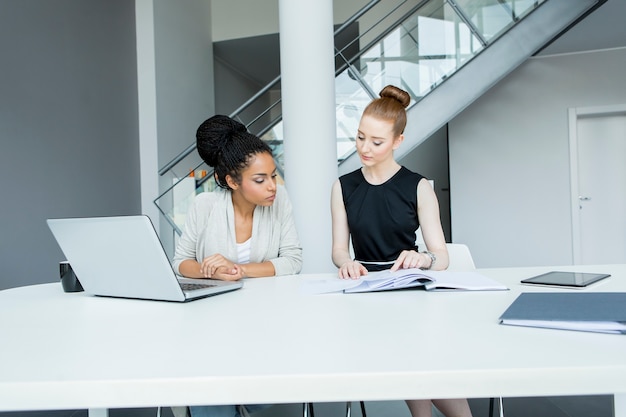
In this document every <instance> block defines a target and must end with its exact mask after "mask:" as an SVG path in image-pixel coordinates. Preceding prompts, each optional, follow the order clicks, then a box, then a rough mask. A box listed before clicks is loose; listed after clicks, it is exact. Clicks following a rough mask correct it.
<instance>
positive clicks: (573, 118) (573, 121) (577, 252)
mask: <svg viewBox="0 0 626 417" xmlns="http://www.w3.org/2000/svg"><path fill="white" fill-rule="evenodd" d="M567 114H568V122H569V125H568V126H569V166H570V197H571V200H570V204H571V209H572V259H573V264H574V265H578V264H580V263H581V262H582V245H581V237H580V209H579V204H580V202H579V200H578V196H579V189H578V186H579V184H578V120H579V119H583V118H593V117H605V116H619V115H626V104H615V105H609V106H592V107H571V108H568V109H567Z"/></svg>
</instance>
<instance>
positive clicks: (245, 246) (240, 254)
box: [237, 239, 252, 264]
mask: <svg viewBox="0 0 626 417" xmlns="http://www.w3.org/2000/svg"><path fill="white" fill-rule="evenodd" d="M251 241H252V239H248V240H246V241H245V242H243V243H237V263H240V264H248V263H250V246H251V245H250V242H251Z"/></svg>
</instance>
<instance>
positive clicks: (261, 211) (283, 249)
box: [172, 185, 302, 275]
mask: <svg viewBox="0 0 626 417" xmlns="http://www.w3.org/2000/svg"><path fill="white" fill-rule="evenodd" d="M236 242H237V241H236V238H235V212H234V209H233V202H232V198H231V192H230V191H229V190H224V189H221V188H220V189H217V190H216V191H213V192H210V193H201V194H198V195H197V196H196V198H195V200H194V203H193V205H192V207H191V208H190V209H189V212H188V213H187V217H186V219H185V226H184V228H183V234H182V236H181V237H180V239H179V241H178V245H177V247H176V252H175V254H174V260H173V262H172V266H173V267H174V270H175V271H176V272H178V273H180V270H179V267H180V263H181V262H182V261H184V260H186V259H195V260H196V261H198V262H202V260H203V259H204V258H206V257H207V256H210V255H213V254H216V253H219V254H221V255H223V256H224V257H225V258H227V259H230V260H231V261H233V262H235V263H236V260H237V243H236ZM264 261H271V262H272V264H274V269H275V270H276V275H290V274H297V273H299V272H300V270H301V269H302V247H301V246H300V241H299V239H298V233H297V232H296V226H295V223H294V220H293V215H292V208H291V202H290V201H289V197H288V195H287V191H286V190H285V189H284V187H283V186H281V185H277V190H276V199H275V200H274V204H272V205H271V206H269V207H262V206H257V207H256V208H255V209H254V217H253V223H252V237H251V250H250V262H251V263H257V262H264Z"/></svg>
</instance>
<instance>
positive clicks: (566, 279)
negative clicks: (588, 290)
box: [521, 271, 611, 288]
mask: <svg viewBox="0 0 626 417" xmlns="http://www.w3.org/2000/svg"><path fill="white" fill-rule="evenodd" d="M610 276H611V274H595V273H590V272H565V271H550V272H546V273H545V274H541V275H537V276H535V277H531V278H526V279H523V280H522V281H521V282H522V284H534V285H551V286H557V287H572V288H582V287H586V286H588V285H590V284H593V283H594V282H598V281H600V280H601V279H604V278H608V277H610Z"/></svg>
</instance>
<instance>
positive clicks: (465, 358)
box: [0, 265, 626, 417]
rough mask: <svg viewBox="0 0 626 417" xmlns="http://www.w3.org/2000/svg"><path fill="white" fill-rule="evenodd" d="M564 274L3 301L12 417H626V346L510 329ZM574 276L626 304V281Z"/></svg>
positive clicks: (258, 284)
mask: <svg viewBox="0 0 626 417" xmlns="http://www.w3.org/2000/svg"><path fill="white" fill-rule="evenodd" d="M553 269H557V268H547V267H542V268H515V269H491V270H489V269H487V270H481V272H482V273H483V274H485V275H487V276H490V277H492V278H494V279H496V280H498V281H500V282H503V283H505V284H507V285H509V286H510V287H511V291H504V292H502V291H494V292H446V293H441V292H440V293H433V292H423V291H404V292H387V293H369V294H350V295H347V294H327V295H313V296H312V295H302V294H300V293H299V291H298V289H299V284H300V280H302V279H314V277H313V276H299V277H297V276H296V277H279V278H265V279H257V280H247V281H246V283H245V286H244V288H243V289H241V290H239V291H236V292H233V293H229V294H224V295H219V296H217V297H213V298H207V299H204V300H198V301H194V302H191V303H187V304H177V303H167V302H152V301H139V300H124V299H111V298H98V297H92V296H87V295H85V294H84V293H74V294H66V293H63V292H62V289H61V285H60V284H57V283H54V284H45V285H35V286H30V287H22V288H15V289H10V290H5V291H1V292H0V337H1V339H2V341H1V347H0V349H1V352H2V354H1V355H0V410H3V411H12V410H37V409H79V408H90V409H106V408H118V407H119V408H129V407H150V406H157V405H164V406H168V405H194V404H219V403H227V404H241V403H264V402H267V403H298V402H332V401H345V400H398V399H405V398H453V397H466V398H484V397H491V396H503V397H516V396H543V395H545V396H548V395H550V396H551V395H584V394H610V393H616V394H617V395H616V416H618V417H625V416H626V336H622V335H606V334H594V333H583V332H572V331H560V330H547V329H531V328H522V327H512V326H502V325H499V324H497V318H498V317H499V315H500V314H501V313H502V312H503V311H504V310H505V309H506V308H507V307H508V306H509V304H510V303H511V302H512V301H513V300H514V299H515V298H516V296H517V295H518V294H519V292H520V291H522V290H523V291H546V290H548V289H545V288H538V287H529V286H520V285H518V284H517V283H518V282H519V280H520V279H522V278H525V277H528V276H531V275H535V274H538V273H541V272H545V271H548V270H553ZM558 269H570V270H587V271H592V272H608V273H611V274H612V275H613V276H612V277H611V278H609V279H608V280H605V281H604V282H602V283H599V284H596V285H595V286H594V287H593V288H592V289H590V290H587V291H626V265H612V266H596V267H565V268H558ZM318 277H319V276H318ZM184 355H187V356H189V357H190V359H183V356H184Z"/></svg>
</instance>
